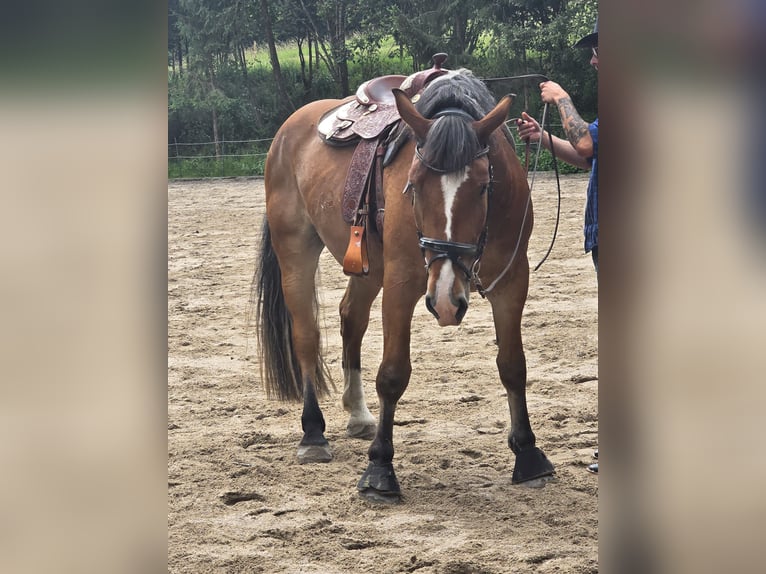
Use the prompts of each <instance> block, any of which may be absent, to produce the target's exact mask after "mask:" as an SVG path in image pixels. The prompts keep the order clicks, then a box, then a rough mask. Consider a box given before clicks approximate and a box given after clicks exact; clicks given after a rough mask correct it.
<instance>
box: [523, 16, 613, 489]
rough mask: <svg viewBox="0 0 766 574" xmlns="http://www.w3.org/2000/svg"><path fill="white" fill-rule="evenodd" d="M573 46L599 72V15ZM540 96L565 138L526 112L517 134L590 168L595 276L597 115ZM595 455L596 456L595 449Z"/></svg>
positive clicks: (589, 227)
mask: <svg viewBox="0 0 766 574" xmlns="http://www.w3.org/2000/svg"><path fill="white" fill-rule="evenodd" d="M574 47H575V48H587V49H590V50H591V59H590V65H591V66H593V67H594V68H595V69H596V72H598V18H597V19H596V26H595V27H594V29H593V33H591V34H588V35H587V36H585V37H584V38H581V39H580V41H578V42H577V43H576V44H575V46H574ZM540 96H541V97H542V100H543V102H545V103H548V104H555V105H556V107H557V108H558V110H559V115H560V116H561V123H562V124H563V127H564V133H566V136H567V139H561V138H559V137H556V136H553V138H552V139H551V137H550V134H547V133H546V134H543V133H542V130H541V128H540V124H539V123H537V121H535V119H534V118H532V117H531V116H529V115H528V114H527V113H526V112H523V113H522V114H521V119H519V120H517V125H518V129H519V137H521V139H522V140H523V141H525V142H536V141H540V138H541V136H542V144H543V147H545V148H546V149H548V150H550V149H551V145H553V151H554V152H555V155H556V157H557V158H559V159H561V160H563V161H565V162H567V163H569V164H572V165H574V166H576V167H579V168H582V169H590V180H589V182H588V193H587V199H586V202H585V225H584V228H583V231H584V234H585V252H586V253H588V252H590V253H591V256H592V257H593V265H594V266H595V268H596V279H597V280H598V118H596V120H595V121H594V122H593V123H591V124H588V123H587V122H586V121H585V120H583V119H582V118H581V117H580V114H579V113H577V109H576V108H575V107H574V104H573V103H572V98H570V97H569V94H567V92H566V91H565V90H564V89H563V88H562V87H561V86H560V85H559V84H557V83H556V82H550V81H548V82H543V83H541V84H540ZM551 141H552V144H551ZM594 455H595V456H596V458H598V450H597V451H596V452H595V453H594ZM588 470H589V471H590V472H593V473H596V474H598V462H595V463H593V464H591V465H589V466H588Z"/></svg>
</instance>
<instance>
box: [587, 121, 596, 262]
mask: <svg viewBox="0 0 766 574" xmlns="http://www.w3.org/2000/svg"><path fill="white" fill-rule="evenodd" d="M588 131H590V137H591V138H592V139H593V157H592V158H591V169H590V181H588V195H587V199H586V200H585V227H584V229H583V231H584V232H585V253H588V252H589V251H590V250H591V249H593V248H594V247H598V118H596V121H594V122H593V123H592V124H590V125H588Z"/></svg>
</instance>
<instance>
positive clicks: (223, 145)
mask: <svg viewBox="0 0 766 574" xmlns="http://www.w3.org/2000/svg"><path fill="white" fill-rule="evenodd" d="M220 159H221V161H219V162H218V168H219V169H218V177H223V172H224V167H225V164H226V136H225V135H223V133H221V158H220Z"/></svg>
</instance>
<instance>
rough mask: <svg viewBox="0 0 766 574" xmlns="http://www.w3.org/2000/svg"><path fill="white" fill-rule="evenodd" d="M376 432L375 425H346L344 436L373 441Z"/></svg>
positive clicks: (376, 427)
mask: <svg viewBox="0 0 766 574" xmlns="http://www.w3.org/2000/svg"><path fill="white" fill-rule="evenodd" d="M377 430H378V425H377V424H375V423H361V422H357V423H351V422H349V423H348V426H347V427H346V436H348V437H350V438H363V439H369V440H371V439H373V438H375V431H377Z"/></svg>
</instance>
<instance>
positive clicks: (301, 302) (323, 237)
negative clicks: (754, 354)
mask: <svg viewBox="0 0 766 574" xmlns="http://www.w3.org/2000/svg"><path fill="white" fill-rule="evenodd" d="M393 92H394V97H395V101H396V107H397V109H398V112H399V116H400V117H401V121H403V122H405V124H406V126H407V129H408V130H409V131H410V132H411V136H412V137H410V138H409V141H408V142H407V143H406V144H405V145H404V147H402V148H401V150H400V151H399V152H398V154H397V155H396V157H395V158H394V159H393V161H391V162H390V163H389V165H387V167H386V168H385V170H384V171H383V194H384V197H385V223H384V225H383V226H382V227H383V229H382V232H381V231H379V230H378V231H376V230H374V229H373V230H372V231H371V232H370V233H369V242H368V249H369V273H368V274H367V275H359V276H351V277H350V278H349V280H348V285H347V287H346V291H345V294H344V295H343V298H342V301H341V303H340V330H341V335H342V340H343V355H342V369H343V377H344V388H343V395H342V403H343V406H344V408H345V410H346V411H347V412H349V421H348V425H347V434H348V435H349V436H351V437H359V438H366V439H370V438H371V439H372V443H371V445H370V447H369V450H368V455H369V465H368V467H367V469H366V470H365V471H364V473H363V475H362V477H361V479H360V481H359V483H358V485H357V489H358V491H359V493H360V495H361V496H362V497H364V498H366V499H369V500H371V501H385V502H398V501H400V499H401V489H400V486H399V483H398V480H397V478H396V474H395V472H394V467H393V456H394V446H393V425H394V415H395V411H396V406H397V402H398V401H399V399H400V398H401V397H402V395H403V393H404V391H405V389H406V388H407V385H408V383H409V379H410V374H411V371H412V366H411V359H410V328H411V323H412V316H413V312H414V309H415V306H416V304H417V303H418V301H419V300H420V299H421V297H422V296H423V295H425V304H426V306H427V308H428V309H429V311H430V312H431V313H432V314H433V315H434V317H435V318H436V320H437V322H438V324H439V325H441V326H445V325H458V324H460V322H461V321H462V319H463V317H464V316H465V313H466V311H467V309H468V304H469V299H470V293H471V291H472V290H476V288H477V285H478V286H479V287H480V286H481V285H485V286H486V285H490V284H492V285H491V286H492V288H491V289H487V290H486V297H487V298H488V300H489V302H490V304H491V307H492V315H493V321H494V325H495V333H496V340H497V346H498V352H497V359H496V362H497V368H498V371H499V374H500V380H501V381H502V384H503V385H504V387H505V388H506V390H507V397H508V405H509V409H510V418H511V428H510V432H509V435H508V445H509V447H510V449H511V451H512V452H513V453H514V454H515V457H516V460H515V466H514V470H513V475H512V482H513V483H522V482H526V481H531V480H533V479H538V478H542V477H549V476H550V475H552V474H553V472H554V469H553V465H552V464H551V463H550V461H549V460H548V459H547V457H546V456H545V454H543V452H542V450H540V449H539V448H538V447H536V446H535V435H534V433H533V432H532V428H531V425H530V421H529V415H528V412H527V403H526V360H525V357H524V350H523V346H522V337H521V315H522V310H523V307H524V304H525V301H526V297H527V290H528V285H529V263H528V259H527V254H526V252H527V243H528V239H529V236H530V233H531V231H532V204H531V202H530V197H529V195H530V191H529V186H528V184H527V179H526V174H525V172H524V169H523V168H522V166H521V163H520V161H519V159H518V157H517V155H516V153H515V148H514V146H513V143H512V137H511V135H510V132H509V131H508V128H507V127H506V126H505V123H504V122H505V120H506V118H507V116H508V112H509V110H510V106H511V103H512V102H511V96H505V97H503V98H502V99H501V100H500V101H499V103H495V99H494V98H493V97H492V95H491V93H490V92H489V90H488V89H487V87H486V86H485V85H484V83H483V82H481V81H480V80H479V79H478V78H476V77H475V76H474V75H473V74H472V73H471V72H470V71H468V70H463V69H461V70H453V71H449V72H448V73H446V74H445V75H443V76H440V77H438V78H436V79H434V80H433V81H431V82H430V83H429V84H427V86H426V87H425V89H424V90H423V91H422V93H421V94H420V96H419V98H410V97H409V96H408V95H407V94H406V93H405V92H404V91H402V90H398V89H394V90H393ZM413 99H416V100H417V101H416V103H413V101H412V100H413ZM342 103H343V101H342V100H320V101H315V102H312V103H309V104H307V105H305V106H303V107H302V108H300V109H299V110H297V111H296V112H295V113H293V114H292V115H291V116H290V117H289V118H288V119H287V120H286V121H285V122H284V124H283V125H282V126H281V128H280V129H279V131H278V132H277V134H276V136H275V137H274V140H273V142H272V144H271V147H270V150H269V153H268V156H267V160H266V168H265V178H264V183H265V188H266V216H265V221H264V224H263V230H262V235H261V245H260V258H259V262H258V265H257V269H256V273H255V277H254V279H253V300H254V303H255V305H256V307H255V318H256V325H257V335H258V340H259V346H260V349H261V354H262V363H261V374H262V379H263V382H264V385H265V386H266V389H267V392H268V394H269V396H276V397H278V398H280V399H282V400H302V401H303V413H302V416H301V424H302V429H303V438H302V439H301V441H300V443H299V445H298V459H299V461H300V462H301V463H307V462H327V461H329V460H330V459H331V458H332V452H331V450H330V445H329V443H328V441H327V439H326V438H325V436H324V431H325V420H324V417H323V415H322V411H321V409H320V406H319V398H321V397H322V396H323V395H324V394H325V393H326V392H328V390H329V389H328V380H330V381H331V379H330V377H329V373H327V371H326V367H325V365H324V362H323V359H322V355H321V348H320V332H319V328H318V325H317V293H316V285H315V274H316V272H317V266H318V262H319V256H320V253H321V252H322V250H323V249H324V248H327V249H328V250H329V251H330V253H331V254H332V255H333V256H334V258H335V259H336V260H337V261H338V263H341V262H342V260H343V257H344V253H345V251H346V247H347V244H348V237H349V229H350V227H349V224H348V223H346V221H344V219H343V217H342V213H341V193H342V190H343V187H344V179H345V177H346V173H347V171H348V168H349V164H350V161H351V158H352V154H353V151H354V148H353V146H350V147H332V146H330V145H327V144H326V143H324V142H323V141H322V139H321V138H320V137H318V134H317V125H318V123H319V121H320V119H321V118H322V117H323V115H325V114H326V113H327V112H328V111H329V110H331V109H333V108H335V107H338V106H339V105H340V104H342ZM424 269H425V271H424ZM381 288H383V301H382V322H383V335H384V341H383V357H382V361H381V363H380V366H379V368H378V372H377V377H376V381H375V386H376V391H377V395H378V399H379V405H380V413H379V417H378V420H377V424H376V420H375V418H374V417H373V416H372V414H371V413H370V411H369V409H368V408H367V405H366V404H365V395H364V389H363V385H362V378H361V345H362V338H363V337H364V334H365V332H366V330H367V327H368V323H369V318H370V308H371V305H372V303H373V301H374V300H375V298H376V297H377V295H378V293H379V292H380V290H381ZM545 480H547V478H546V479H543V482H544V481H545ZM538 482H539V481H538Z"/></svg>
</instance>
